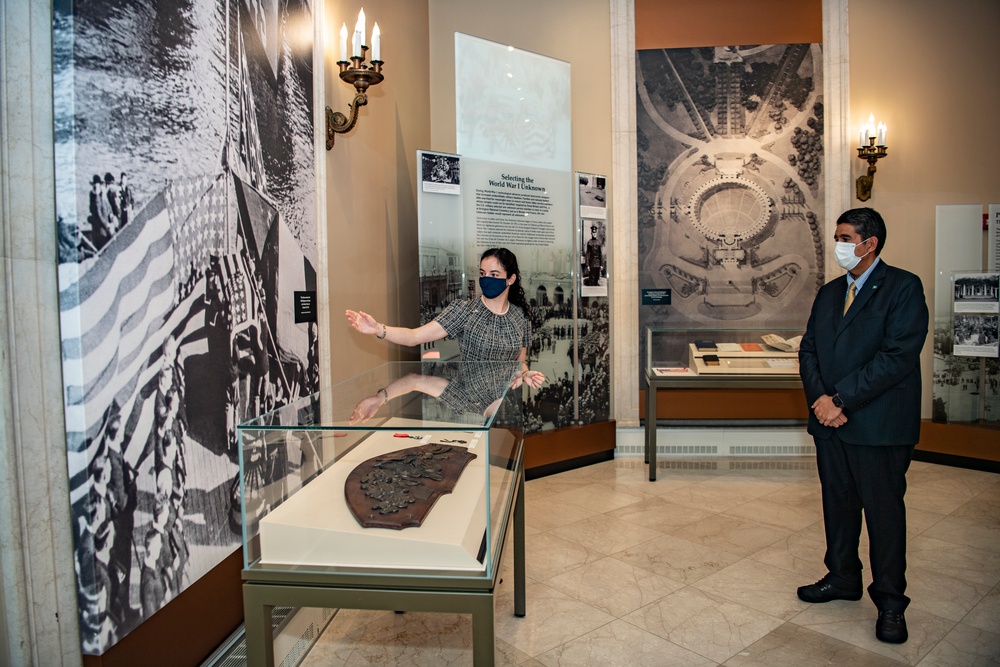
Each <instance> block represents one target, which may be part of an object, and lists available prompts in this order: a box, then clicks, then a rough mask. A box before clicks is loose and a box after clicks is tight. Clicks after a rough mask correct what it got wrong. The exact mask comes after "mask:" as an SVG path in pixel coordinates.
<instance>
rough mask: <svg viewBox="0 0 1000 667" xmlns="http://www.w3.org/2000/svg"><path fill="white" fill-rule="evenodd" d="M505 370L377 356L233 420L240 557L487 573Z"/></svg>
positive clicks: (497, 365)
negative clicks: (370, 364) (311, 390)
mask: <svg viewBox="0 0 1000 667" xmlns="http://www.w3.org/2000/svg"><path fill="white" fill-rule="evenodd" d="M519 367H520V364H519V363H518V362H476V363H468V364H466V363H462V362H440V361H435V362H427V361H424V362H397V363H389V364H385V365H382V366H379V367H377V368H374V369H372V370H370V371H367V372H365V373H362V374H360V375H358V376H355V377H353V378H350V379H349V380H346V381H344V382H341V383H339V384H337V385H334V386H332V387H329V388H326V389H324V390H321V391H320V392H318V393H316V394H313V395H312V396H309V397H307V398H304V399H302V400H299V401H297V402H294V403H291V404H289V405H286V406H284V407H282V408H280V409H277V410H274V411H272V412H269V413H267V414H265V415H263V416H261V417H260V418H258V419H255V420H253V421H251V422H248V423H245V424H243V425H241V426H240V427H239V433H240V448H241V452H240V473H241V474H240V489H239V493H240V496H241V500H242V511H243V517H242V518H243V544H244V550H243V553H244V567H246V568H249V569H255V570H264V571H266V570H280V571H286V572H287V571H289V570H297V571H317V572H327V573H328V572H335V573H336V572H343V573H367V572H371V573H391V574H392V575H394V576H396V575H398V576H404V577H405V576H407V575H408V574H410V573H412V574H413V575H414V576H415V577H417V576H419V577H428V576H431V577H433V576H436V575H438V574H440V575H441V576H445V575H447V576H455V574H456V573H458V574H459V576H466V575H468V576H472V577H480V576H481V577H483V578H490V577H492V575H493V568H494V567H496V562H497V551H498V548H499V545H500V538H501V535H502V531H503V529H504V527H505V526H504V525H503V523H504V522H503V517H505V516H508V514H507V511H508V510H509V508H510V504H511V503H512V502H513V497H512V496H513V493H514V490H515V489H516V481H517V461H518V460H519V457H520V456H521V448H522V445H523V415H522V408H521V399H520V392H519V391H511V387H512V384H513V383H514V380H515V377H516V375H517V372H518V370H519Z"/></svg>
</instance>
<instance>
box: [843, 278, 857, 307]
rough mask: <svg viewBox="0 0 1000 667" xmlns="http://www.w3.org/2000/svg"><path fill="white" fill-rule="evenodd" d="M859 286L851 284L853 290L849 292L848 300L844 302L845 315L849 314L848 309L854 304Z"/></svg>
mask: <svg viewBox="0 0 1000 667" xmlns="http://www.w3.org/2000/svg"><path fill="white" fill-rule="evenodd" d="M857 286H858V284H857V283H851V288H850V289H849V290H847V300H846V301H844V315H846V314H847V309H848V308H850V307H851V304H852V303H854V290H855V288H856V287H857Z"/></svg>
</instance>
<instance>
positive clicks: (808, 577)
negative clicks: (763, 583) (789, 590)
mask: <svg viewBox="0 0 1000 667" xmlns="http://www.w3.org/2000/svg"><path fill="white" fill-rule="evenodd" d="M825 554H826V543H825V542H823V541H822V534H821V535H820V539H819V540H817V539H815V537H813V536H812V535H809V536H805V535H803V534H802V532H801V531H800V532H798V533H794V534H792V535H789V536H788V537H787V538H785V539H782V540H778V541H777V542H775V543H774V544H772V545H771V546H769V547H766V548H764V549H761V550H760V551H758V552H756V553H754V554H753V555H751V556H750V557H751V558H752V559H754V560H757V561H760V562H762V563H766V564H768V565H772V566H774V567H778V568H781V569H783V570H787V571H788V572H790V573H794V574H793V575H792V576H791V578H790V580H791V581H793V582H797V583H796V588H797V587H798V586H804V585H806V584H811V583H813V582H814V581H816V580H818V579H819V578H820V577H822V576H823V575H824V574H826V566H825V565H824V564H823V556H824V555H825Z"/></svg>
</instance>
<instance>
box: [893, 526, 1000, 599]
mask: <svg viewBox="0 0 1000 667" xmlns="http://www.w3.org/2000/svg"><path fill="white" fill-rule="evenodd" d="M906 564H907V567H922V568H925V569H928V570H933V571H935V572H941V573H942V574H946V575H949V576H953V577H958V578H959V579H963V580H965V581H971V582H975V583H978V584H986V585H989V586H995V585H996V584H997V583H1000V553H997V552H996V551H989V550H986V549H977V548H976V547H970V546H966V545H965V544H960V543H956V542H952V541H947V540H941V539H935V538H933V537H927V536H926V535H921V536H919V537H916V538H914V539H912V540H910V542H909V543H908V544H907V545H906Z"/></svg>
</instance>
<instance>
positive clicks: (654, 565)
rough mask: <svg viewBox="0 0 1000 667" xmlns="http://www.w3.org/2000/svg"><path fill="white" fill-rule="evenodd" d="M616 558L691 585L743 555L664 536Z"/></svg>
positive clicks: (626, 550) (621, 553) (617, 555)
mask: <svg viewBox="0 0 1000 667" xmlns="http://www.w3.org/2000/svg"><path fill="white" fill-rule="evenodd" d="M615 558H617V559H618V560H620V561H622V562H625V563H628V564H629V565H635V566H636V567H641V568H643V569H645V570H649V571H650V572H652V573H654V574H658V575H660V576H661V577H667V578H668V579H673V580H674V581H680V582H683V583H685V584H691V583H694V582H696V581H698V580H699V579H701V578H703V577H707V576H708V575H710V574H712V573H713V572H718V571H719V570H721V569H722V568H724V567H727V566H729V565H732V564H733V563H735V562H736V561H738V560H740V557H739V556H736V555H734V554H731V553H729V552H728V551H723V550H721V549H713V548H712V547H706V546H704V545H701V544H696V543H695V542H691V541H689V540H683V539H680V538H678V537H673V536H671V535H664V536H663V537H658V538H656V539H654V540H650V541H648V542H643V543H642V544H639V545H636V546H634V547H632V548H630V549H625V550H623V551H620V552H618V553H616V554H615Z"/></svg>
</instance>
